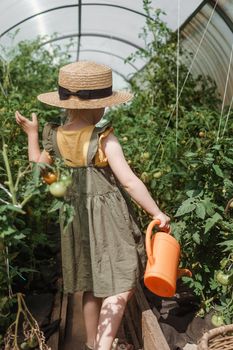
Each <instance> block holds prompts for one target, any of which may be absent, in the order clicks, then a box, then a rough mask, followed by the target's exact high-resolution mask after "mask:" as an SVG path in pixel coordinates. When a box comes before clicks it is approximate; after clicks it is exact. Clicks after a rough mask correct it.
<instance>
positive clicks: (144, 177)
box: [141, 171, 150, 183]
mask: <svg viewBox="0 0 233 350" xmlns="http://www.w3.org/2000/svg"><path fill="white" fill-rule="evenodd" d="M141 180H142V181H143V182H145V183H148V182H149V181H150V175H149V174H148V173H147V172H146V171H144V172H143V173H142V175H141Z"/></svg>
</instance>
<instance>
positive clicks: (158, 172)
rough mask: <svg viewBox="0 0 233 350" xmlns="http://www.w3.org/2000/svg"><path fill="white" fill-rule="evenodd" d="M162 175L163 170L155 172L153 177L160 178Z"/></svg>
mask: <svg viewBox="0 0 233 350" xmlns="http://www.w3.org/2000/svg"><path fill="white" fill-rule="evenodd" d="M162 175H163V173H162V171H156V172H155V173H154V174H153V177H154V178H155V179H159V178H160V177H161V176H162Z"/></svg>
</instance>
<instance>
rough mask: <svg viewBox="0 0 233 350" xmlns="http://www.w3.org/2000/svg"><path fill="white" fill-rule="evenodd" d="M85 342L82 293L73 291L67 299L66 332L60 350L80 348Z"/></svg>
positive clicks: (76, 349) (78, 349) (79, 349)
mask: <svg viewBox="0 0 233 350" xmlns="http://www.w3.org/2000/svg"><path fill="white" fill-rule="evenodd" d="M84 342H85V327H84V320H83V313H82V293H74V294H72V295H70V296H69V299H68V312H67V317H66V332H65V337H64V341H63V345H62V347H61V350H81V349H83V344H84Z"/></svg>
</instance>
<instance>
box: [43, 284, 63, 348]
mask: <svg viewBox="0 0 233 350" xmlns="http://www.w3.org/2000/svg"><path fill="white" fill-rule="evenodd" d="M61 284H62V281H61V280H60V279H59V280H58V281H57V292H56V294H55V298H54V304H53V311H52V314H51V318H50V322H54V321H56V320H59V319H60V314H61V303H62V293H61ZM47 345H48V346H49V347H50V348H51V349H52V350H58V346H59V331H56V332H55V333H53V334H52V335H51V336H50V337H49V339H48V341H47Z"/></svg>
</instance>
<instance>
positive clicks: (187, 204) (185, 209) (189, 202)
mask: <svg viewBox="0 0 233 350" xmlns="http://www.w3.org/2000/svg"><path fill="white" fill-rule="evenodd" d="M193 202H194V201H193V199H192V198H188V199H186V200H185V201H184V202H183V203H182V204H181V206H180V207H179V208H178V210H177V212H176V214H175V216H176V217H177V216H182V215H185V214H188V213H190V212H192V211H193V210H195V208H196V205H195V204H194V203H193Z"/></svg>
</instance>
